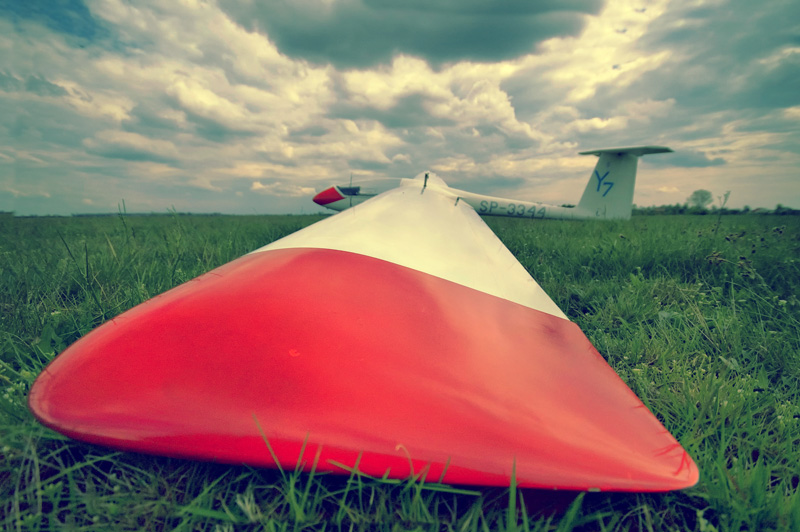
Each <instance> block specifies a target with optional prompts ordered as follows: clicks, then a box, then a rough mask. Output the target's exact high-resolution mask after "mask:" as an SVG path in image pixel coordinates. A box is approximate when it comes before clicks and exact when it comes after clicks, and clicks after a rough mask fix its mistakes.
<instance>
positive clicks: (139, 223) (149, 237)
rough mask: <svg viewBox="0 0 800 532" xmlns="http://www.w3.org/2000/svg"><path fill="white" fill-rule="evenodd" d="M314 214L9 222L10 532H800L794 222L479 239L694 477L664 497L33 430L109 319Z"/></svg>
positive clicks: (1, 281) (0, 472) (565, 226)
mask: <svg viewBox="0 0 800 532" xmlns="http://www.w3.org/2000/svg"><path fill="white" fill-rule="evenodd" d="M319 218H320V217H318V216H249V217H244V216H236V217H234V216H178V215H172V216H170V215H165V216H151V217H133V216H125V217H122V216H116V217H97V218H39V219H37V218H11V217H8V218H3V219H0V388H1V389H2V390H1V391H0V455H1V456H2V460H0V523H1V524H2V526H3V527H4V528H5V529H7V530H47V529H57V530H60V529H69V530H173V529H176V530H261V529H266V530H300V529H323V528H324V529H327V530H367V529H368V530H453V531H487V530H491V531H494V530H573V529H575V530H697V531H715V530H750V531H756V530H758V531H761V530H800V489H799V488H798V483H799V482H800V300H798V294H799V293H800V217H796V216H758V215H741V216H724V217H722V218H720V219H717V218H716V217H709V216H647V217H634V218H633V219H632V220H631V221H629V222H609V223H588V222H561V221H539V222H532V221H527V220H514V219H488V220H487V223H489V225H490V226H491V227H492V228H493V229H494V230H495V232H496V233H497V234H498V236H499V237H500V238H501V239H502V240H503V241H504V242H505V243H506V245H507V246H508V248H509V249H510V250H511V251H512V253H514V255H516V256H517V258H518V259H519V261H520V262H521V263H522V264H523V265H524V266H525V267H526V268H527V269H528V271H530V272H531V274H532V275H533V277H534V278H536V279H537V280H538V281H539V283H540V284H541V285H542V287H543V288H544V289H545V291H547V293H548V294H550V296H551V297H552V298H553V300H554V301H555V302H556V303H557V304H558V305H559V306H560V307H561V308H562V309H563V310H564V311H565V312H566V313H567V315H568V316H569V317H570V319H572V320H573V321H575V322H577V323H578V324H579V325H580V327H581V328H582V329H583V331H584V332H585V333H586V335H587V336H588V337H589V339H590V340H591V341H592V342H593V343H594V345H595V346H596V347H597V348H598V350H599V351H600V352H601V353H603V355H604V356H605V357H606V359H607V360H608V362H609V364H610V365H611V366H612V367H613V368H614V369H615V370H616V371H617V373H618V374H619V375H620V376H621V377H622V378H623V380H625V382H627V384H628V385H629V386H630V387H631V388H632V389H633V391H634V392H636V394H637V395H638V396H639V397H640V398H641V399H642V400H643V402H644V403H645V404H646V405H647V406H648V407H649V408H650V410H652V411H653V412H654V413H655V414H656V415H657V416H658V417H659V419H660V420H661V421H662V422H663V423H664V424H665V425H666V427H667V428H668V429H669V430H670V431H671V432H672V433H673V434H674V435H675V436H676V438H678V440H679V441H680V442H681V443H682V445H683V446H684V447H685V448H686V449H687V450H688V451H689V453H690V454H691V455H692V456H693V457H694V459H695V461H696V462H697V465H698V467H699V468H700V473H701V477H700V482H699V483H698V485H697V486H696V487H694V488H691V489H688V490H685V491H682V492H673V493H665V494H649V495H645V494H613V493H589V494H575V493H562V494H560V495H559V496H558V497H554V496H553V495H552V494H551V493H550V492H543V491H537V490H513V489H512V490H507V489H506V490H503V489H487V490H477V489H474V488H463V487H462V488H459V489H453V488H448V487H445V486H440V485H436V484H420V483H415V482H413V481H404V482H390V481H382V480H375V479H369V478H365V477H362V476H358V475H353V476H351V477H349V478H348V477H337V476H323V475H309V474H303V473H297V472H294V471H276V470H259V469H251V468H246V467H240V466H226V465H219V464H208V463H200V462H192V461H184V460H177V459H168V458H161V457H151V456H143V455H137V454H132V453H122V452H117V451H113V450H109V449H105V448H101V447H95V446H91V445H86V444H81V443H77V442H74V441H70V440H67V439H66V438H63V437H61V436H60V435H58V434H56V433H54V432H52V431H50V430H48V429H45V428H43V427H42V426H40V425H39V424H38V423H36V422H35V421H34V419H33V418H32V416H31V415H30V413H29V412H28V410H27V407H26V396H27V391H28V389H29V387H30V385H31V383H32V382H33V380H34V378H35V377H36V375H37V374H38V373H39V371H40V370H41V369H42V368H43V366H44V365H45V364H46V363H47V362H48V361H50V360H51V359H52V358H53V357H54V356H56V354H58V353H59V352H60V351H61V350H63V349H64V348H65V347H66V346H67V345H69V344H70V343H72V342H74V341H75V340H76V339H78V338H79V337H80V336H82V335H83V334H85V333H87V332H88V331H89V330H91V329H92V328H93V327H95V326H97V325H99V324H100V323H102V322H103V321H105V320H107V319H109V318H111V317H113V316H115V315H117V314H119V313H120V312H122V311H124V310H126V309H128V308H130V307H132V306H134V305H136V304H138V303H141V302H142V301H144V300H146V299H148V298H150V297H152V296H154V295H155V294H158V293H160V292H163V291H164V290H167V289H169V288H170V287H172V286H175V285H177V284H179V283H182V282H184V281H187V280H189V279H191V278H193V277H195V276H197V275H199V274H201V273H203V272H205V271H207V270H209V269H211V268H213V267H215V266H218V265H220V264H223V263H225V262H227V261H230V260H232V259H234V258H236V257H238V256H240V255H242V254H244V253H246V252H248V251H251V250H253V249H255V248H257V247H260V246H262V245H264V244H266V243H268V242H270V241H272V240H274V239H277V238H280V237H282V236H284V235H286V234H288V233H290V232H293V231H295V230H297V229H299V228H300V227H303V226H305V225H307V224H309V223H312V222H314V221H316V220H318V219H319Z"/></svg>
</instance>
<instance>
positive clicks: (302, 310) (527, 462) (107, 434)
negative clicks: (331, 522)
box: [29, 248, 697, 491]
mask: <svg viewBox="0 0 800 532" xmlns="http://www.w3.org/2000/svg"><path fill="white" fill-rule="evenodd" d="M353 286H358V287H359V290H353ZM332 339H336V340H335V341H333V340H332ZM29 404H30V408H31V410H32V411H33V412H34V414H35V416H36V417H37V418H38V419H39V420H40V421H41V422H42V423H44V424H45V425H47V426H49V427H51V428H54V429H56V430H58V431H59V432H61V433H63V434H66V435H67V436H71V437H74V438H76V439H80V440H83V441H88V442H91V443H97V444H103V445H110V446H113V447H117V448H121V449H126V450H134V451H139V452H147V453H153V454H164V455H169V456H179V457H190V458H200V459H204V460H214V461H222V462H230V463H240V464H241V463H246V464H249V465H256V466H259V465H260V466H273V465H274V462H273V459H272V454H271V452H273V451H274V453H275V456H276V457H277V460H278V461H279V462H280V465H281V466H282V467H285V468H286V467H288V468H294V467H295V466H296V464H298V463H305V464H306V467H310V466H311V465H312V464H315V463H316V462H315V456H316V454H317V452H319V453H320V454H319V456H318V463H317V466H316V467H317V470H318V471H333V472H340V473H346V470H343V469H342V467H340V465H338V464H344V466H345V467H348V468H352V467H355V466H356V464H358V468H359V469H360V470H361V471H362V472H364V473H366V474H369V475H374V476H378V477H380V476H383V475H384V474H385V473H386V472H387V470H390V471H391V476H392V478H405V477H407V476H408V475H409V474H412V473H413V474H421V473H422V472H423V471H425V470H426V469H427V471H428V473H427V475H428V477H427V478H429V479H438V478H440V477H441V478H443V480H444V482H448V483H454V484H481V485H506V486H507V485H508V483H509V482H510V478H511V473H512V467H514V465H515V466H516V478H517V482H518V483H519V485H520V486H523V487H526V486H527V487H544V488H554V487H555V488H559V489H578V490H586V489H591V488H599V489H602V490H621V491H665V490H672V489H680V488H685V487H688V486H691V485H693V484H694V483H695V482H696V481H697V468H696V467H695V465H694V462H692V459H691V458H690V457H689V455H688V454H687V453H686V451H684V450H683V448H682V447H681V446H680V444H679V443H678V442H677V441H676V440H675V439H674V438H673V437H672V436H671V435H670V434H669V432H667V430H666V429H665V428H664V427H663V426H662V425H661V424H660V423H659V422H658V420H657V419H656V418H655V417H654V416H653V415H652V414H651V413H650V412H649V411H648V410H647V409H646V408H645V407H644V405H643V404H642V403H641V401H639V400H638V398H637V397H636V396H635V395H634V394H633V392H632V391H631V390H630V389H629V388H627V386H625V384H624V383H623V382H622V380H620V379H619V377H618V376H617V375H616V374H615V373H614V371H613V370H612V369H611V367H610V366H608V364H606V363H605V361H604V360H603V358H602V357H601V356H600V355H599V354H598V353H597V351H595V350H594V348H593V347H592V346H591V344H590V343H589V341H588V340H587V339H586V337H585V336H584V335H583V333H582V332H581V331H580V329H579V328H578V326H577V325H575V324H574V323H571V322H569V321H568V320H565V319H562V318H559V317H556V316H552V315H550V314H546V313H543V312H540V311H536V310H533V309H531V308H529V307H525V306H523V305H519V304H516V303H512V302H510V301H508V300H506V299H502V298H499V297H495V296H491V295H489V294H486V293H483V292H480V291H477V290H474V289H470V288H467V287H465V286H463V285H460V284H457V283H453V282H450V281H446V280H444V279H441V278H438V277H435V276H431V275H428V274H425V273H422V272H420V271H417V270H413V269H410V268H406V267H403V266H399V265H397V264H393V263H390V262H387V261H382V260H379V259H375V258H372V257H367V256H364V255H360V254H356V253H348V252H343V251H335V250H325V249H314V248H290V249H279V250H268V251H263V252H256V253H251V254H249V255H246V256H244V257H242V258H240V259H237V260H236V261H234V262H232V263H229V264H227V265H225V266H222V267H220V268H217V269H216V270H214V271H212V272H209V273H207V274H205V275H204V276H201V277H199V278H197V279H195V280H193V281H190V282H188V283H186V284H183V285H181V286H179V287H177V288H174V289H172V290H170V291H169V292H166V293H164V294H162V295H160V296H157V297H156V298H153V299H151V300H149V301H147V302H145V303H143V304H141V305H139V306H138V307H135V308H133V309H131V310H129V311H127V312H125V313H124V314H122V315H120V316H118V317H117V318H115V319H114V320H112V321H110V322H108V323H106V324H104V325H102V326H100V327H99V328H97V329H95V330H94V331H92V332H91V333H89V334H87V335H86V336H85V337H84V338H82V339H80V340H79V341H78V342H76V343H75V344H73V345H72V346H70V347H69V348H68V349H66V350H65V351H64V352H63V353H61V354H60V355H58V356H57V357H56V358H55V360H54V361H53V362H52V363H51V364H50V365H49V366H48V367H47V368H45V370H44V371H43V372H42V374H41V375H40V376H39V378H38V379H37V381H36V382H35V383H34V385H33V387H32V389H31V392H30V396H29ZM264 437H266V438H268V441H269V443H270V445H271V449H268V448H267V446H266V445H265V442H264ZM303 453H304V454H303Z"/></svg>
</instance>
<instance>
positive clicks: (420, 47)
mask: <svg viewBox="0 0 800 532" xmlns="http://www.w3.org/2000/svg"><path fill="white" fill-rule="evenodd" d="M601 5H602V3H601V2H600V1H599V0H552V1H551V0H543V1H537V2H529V1H527V0H512V1H507V2H501V3H498V2H495V1H493V0H469V1H464V0H437V1H429V0H406V1H403V2H395V1H392V0H337V1H320V0H291V1H275V2H253V3H250V2H247V3H244V2H238V1H233V0H231V1H228V0H224V1H222V2H221V6H222V7H223V9H224V10H225V12H226V13H228V14H229V15H231V16H232V17H233V18H234V19H235V20H236V21H237V22H238V23H239V24H241V25H242V26H244V27H247V28H248V29H251V30H257V31H261V32H264V33H265V34H266V35H269V36H270V38H271V39H273V40H274V42H275V43H276V44H277V45H278V47H279V48H280V49H281V50H282V51H283V52H285V53H286V54H288V55H289V56H292V57H296V58H302V59H307V60H309V61H312V62H316V63H330V64H333V65H335V66H336V67H338V68H352V67H360V68H363V67H370V66H374V65H376V64H381V63H388V62H390V61H391V60H392V58H393V57H394V56H396V55H398V54H405V55H412V56H416V57H420V58H422V59H424V60H425V61H426V62H428V63H431V64H434V65H437V66H438V65H441V64H443V63H450V62H458V61H461V60H477V61H481V62H490V61H502V60H505V59H512V58H515V57H518V56H520V55H524V54H527V53H531V52H532V51H533V50H534V47H535V45H536V44H538V43H540V42H542V41H544V40H546V39H549V38H552V37H558V36H564V35H576V34H578V33H579V32H580V30H581V28H582V27H583V24H584V22H585V18H586V15H591V14H595V13H597V11H598V10H599V9H600V7H601Z"/></svg>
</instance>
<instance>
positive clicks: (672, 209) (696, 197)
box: [633, 189, 800, 216]
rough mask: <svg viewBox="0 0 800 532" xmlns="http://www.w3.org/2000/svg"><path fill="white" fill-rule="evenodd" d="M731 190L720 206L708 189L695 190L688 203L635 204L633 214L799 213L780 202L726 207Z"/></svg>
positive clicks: (724, 195)
mask: <svg viewBox="0 0 800 532" xmlns="http://www.w3.org/2000/svg"><path fill="white" fill-rule="evenodd" d="M730 195H731V192H730V191H728V192H726V193H725V194H723V195H722V196H719V197H718V200H719V207H718V206H716V205H712V203H714V195H713V194H711V192H709V191H708V190H703V189H700V190H695V191H694V192H692V194H691V195H690V196H689V197H688V198H686V203H683V204H681V203H676V204H675V205H660V206H658V207H655V206H654V207H637V206H636V205H634V206H633V214H639V215H652V214H699V215H701V216H702V215H705V214H716V215H721V214H780V215H798V214H800V210H798V209H792V208H791V207H784V206H783V205H781V204H780V203H778V205H776V206H775V208H774V209H764V208H761V207H759V208H757V209H751V208H750V207H749V206H747V205H745V206H744V207H742V208H741V209H731V208H728V207H726V204H727V203H728V197H730Z"/></svg>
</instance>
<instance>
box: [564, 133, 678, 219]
mask: <svg viewBox="0 0 800 532" xmlns="http://www.w3.org/2000/svg"><path fill="white" fill-rule="evenodd" d="M671 151H672V150H671V149H669V148H666V147H663V146H637V147H633V148H610V149H604V150H593V151H584V152H581V155H597V156H598V157H599V159H598V160H597V165H596V166H595V167H594V172H592V175H591V177H590V178H589V183H588V184H587V185H586V189H585V190H584V191H583V195H582V196H581V200H580V202H579V203H578V209H580V210H581V211H584V212H585V213H586V214H587V215H588V216H589V217H592V216H594V217H597V218H607V219H622V220H627V219H629V218H630V217H631V209H632V207H633V189H634V186H635V184H636V166H637V163H638V161H639V157H641V156H642V155H648V154H651V153H668V152H671Z"/></svg>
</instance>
